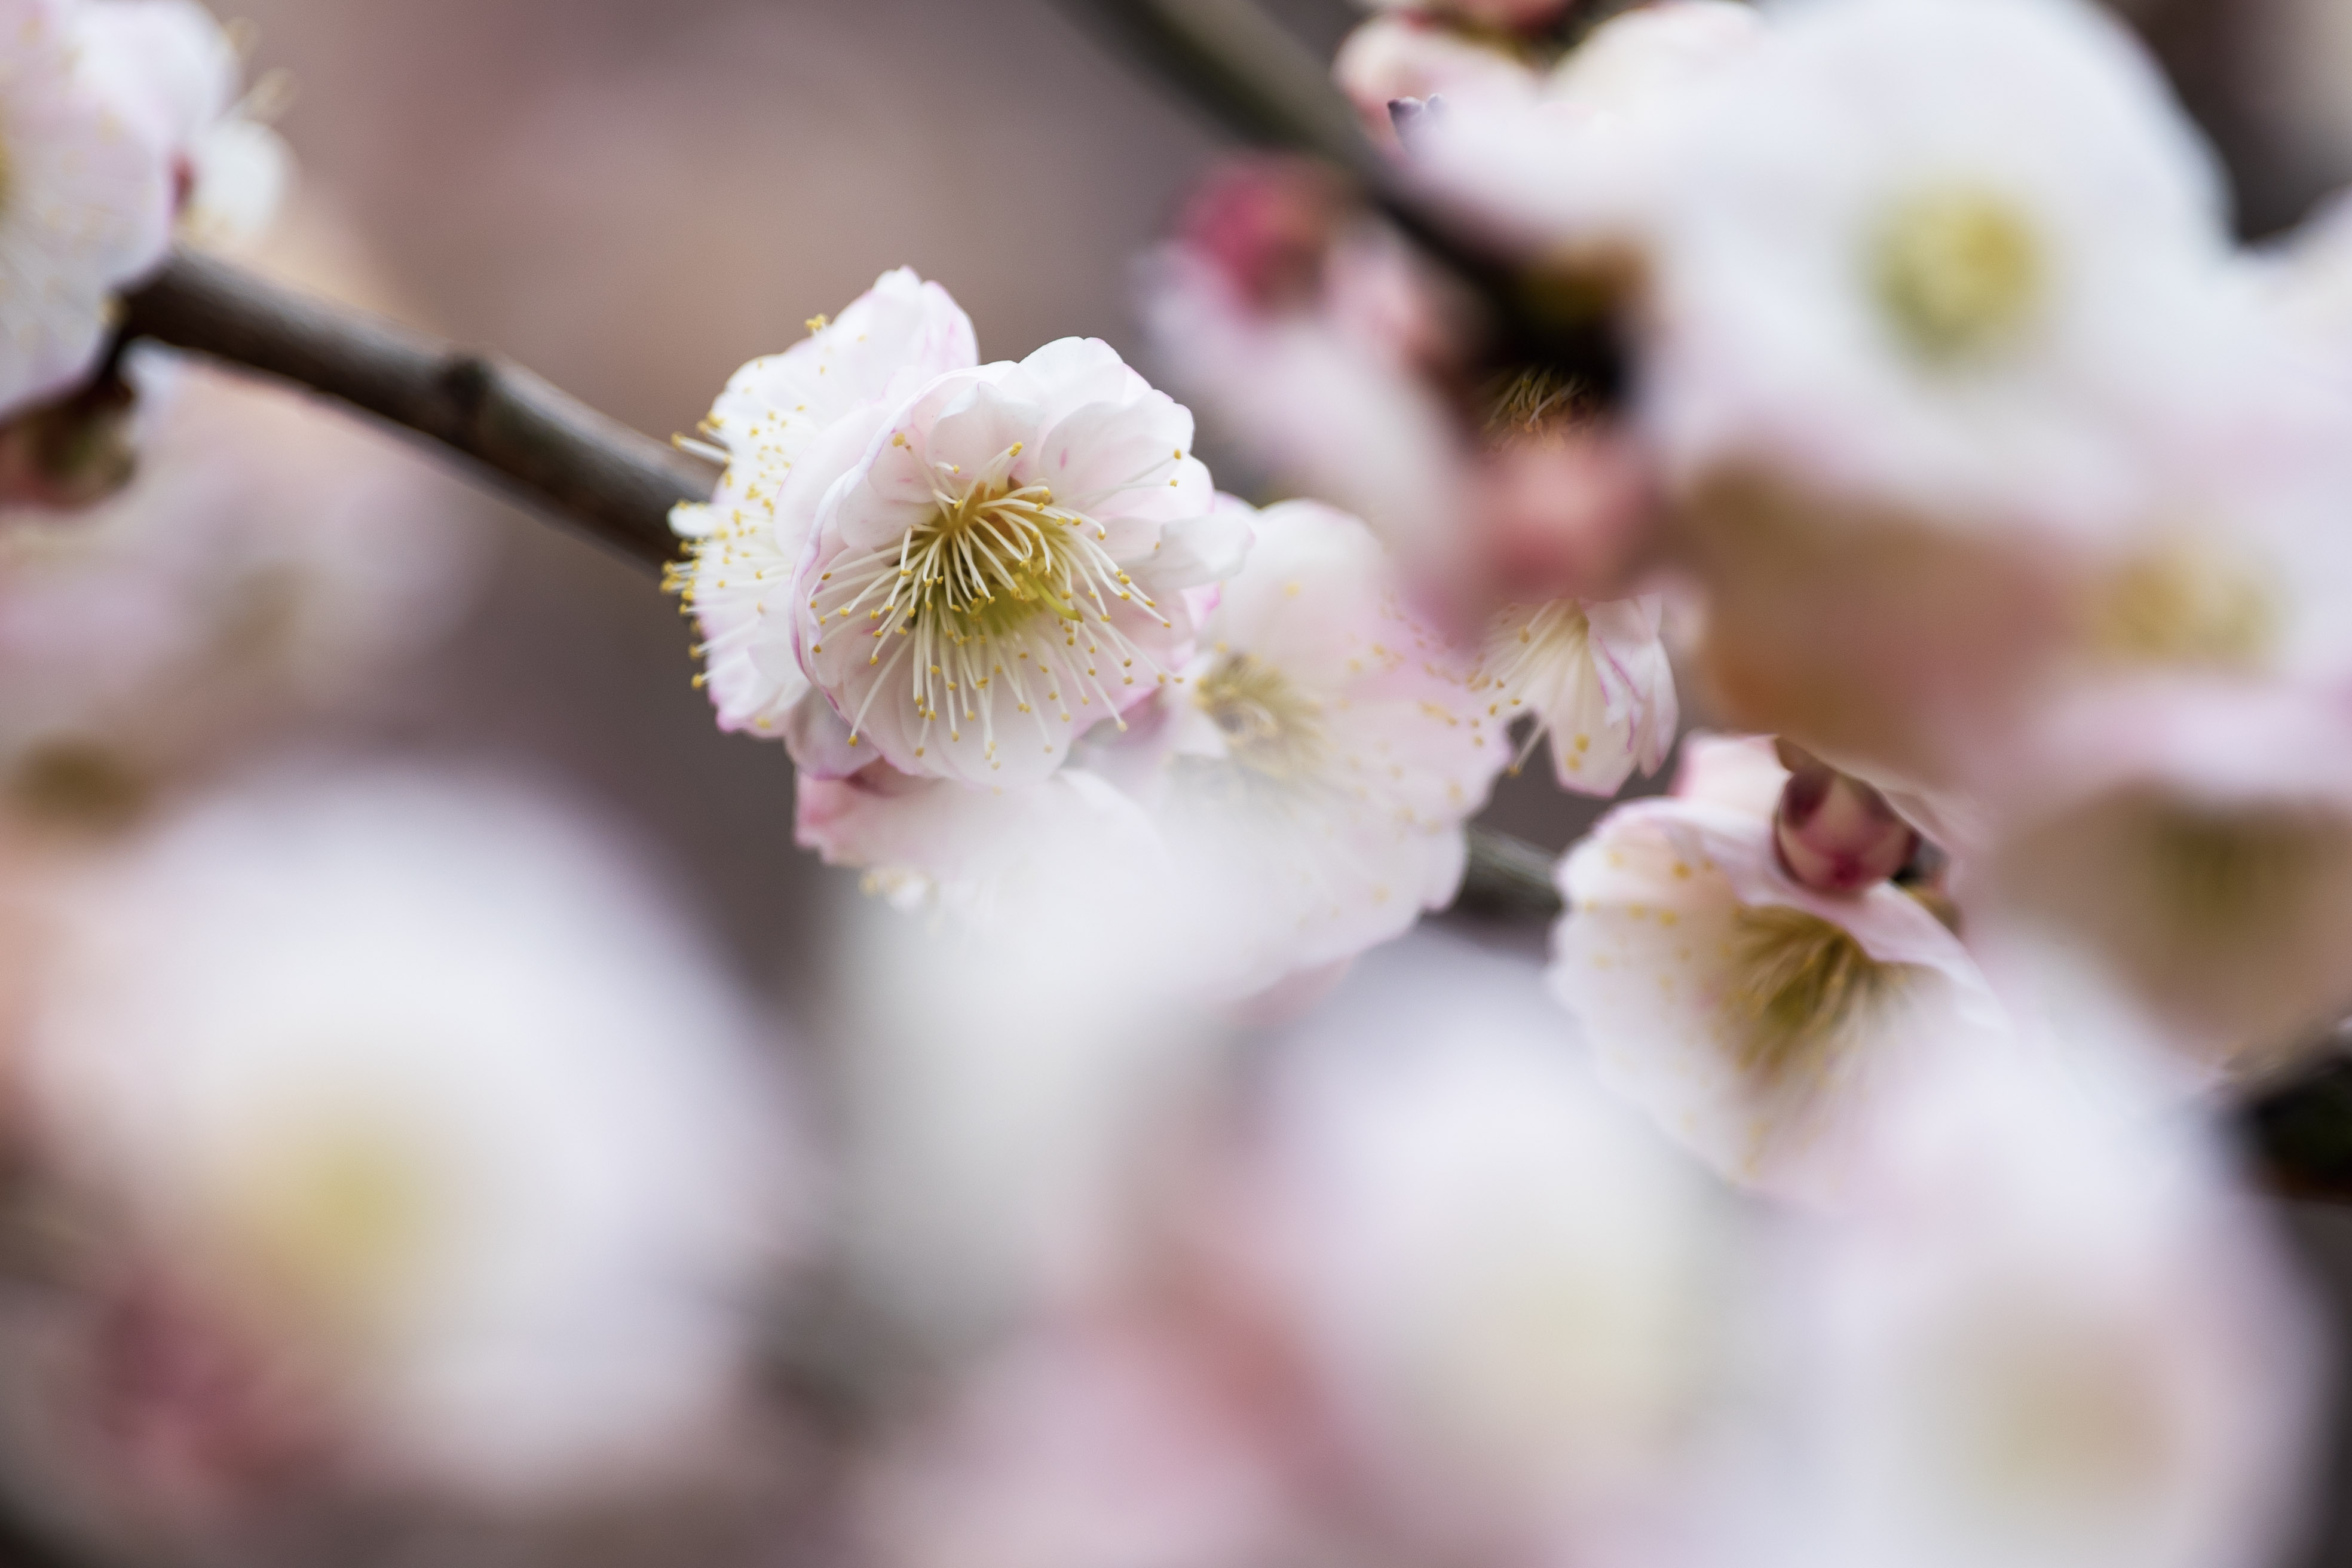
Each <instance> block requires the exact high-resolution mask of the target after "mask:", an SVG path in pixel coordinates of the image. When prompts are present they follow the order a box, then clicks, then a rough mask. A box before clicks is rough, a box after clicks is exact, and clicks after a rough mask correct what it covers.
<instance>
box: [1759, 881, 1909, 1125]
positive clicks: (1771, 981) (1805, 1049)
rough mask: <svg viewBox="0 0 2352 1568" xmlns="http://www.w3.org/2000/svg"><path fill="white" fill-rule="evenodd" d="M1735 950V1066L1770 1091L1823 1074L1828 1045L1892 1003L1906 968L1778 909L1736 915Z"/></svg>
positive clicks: (1800, 913)
mask: <svg viewBox="0 0 2352 1568" xmlns="http://www.w3.org/2000/svg"><path fill="white" fill-rule="evenodd" d="M1730 949H1731V952H1730V956H1731V958H1732V959H1733V961H1734V962H1735V963H1738V966H1739V969H1740V973H1741V979H1740V982H1739V984H1738V986H1737V987H1736V989H1735V990H1734V992H1733V994H1732V996H1731V998H1730V1004H1731V1009H1732V1012H1733V1015H1734V1016H1735V1017H1737V1018H1738V1020H1739V1021H1740V1023H1741V1024H1742V1025H1743V1026H1744V1028H1743V1031H1742V1035H1741V1038H1740V1042H1739V1054H1738V1065H1739V1068H1740V1069H1741V1070H1742V1071H1744V1072H1746V1073H1748V1075H1749V1076H1751V1077H1752V1078H1754V1079H1756V1080H1757V1081H1758V1082H1759V1083H1760V1084H1761V1085H1763V1086H1764V1087H1766V1088H1778V1087H1780V1086H1782V1085H1785V1084H1787V1083H1789V1082H1790V1080H1791V1079H1795V1078H1797V1077H1798V1076H1799V1075H1800V1074H1805V1073H1811V1072H1816V1071H1818V1070H1820V1069H1821V1068H1824V1067H1826V1066H1827V1062H1826V1059H1825V1058H1826V1056H1827V1050H1828V1047H1829V1046H1830V1044H1831V1042H1832V1040H1833V1039H1834V1038H1835V1037H1836V1036H1837V1035H1838V1034H1839V1033H1840V1032H1841V1031H1842V1030H1843V1029H1844V1028H1845V1026H1847V1025H1848V1024H1850V1023H1853V1021H1854V1020H1856V1019H1858V1018H1860V1017H1862V1016H1864V1015H1865V1014H1868V1013H1870V1012H1872V1011H1874V1010H1875V1009H1876V1008H1877V1007H1878V1006H1880V1005H1882V1004H1884V1003H1885V1002H1886V1001H1888V1000H1889V999H1891V998H1892V997H1893V996H1894V995H1895V993H1896V992H1897V990H1898V989H1899V988H1900V987H1901V984H1902V982H1903V978H1904V973H1905V971H1906V968H1907V966H1906V965H1904V964H1899V963H1880V962H1879V961H1878V960H1876V959H1874V958H1873V957H1871V956H1870V954H1869V953H1867V952H1864V951H1863V946H1862V943H1860V942H1856V941H1855V940H1854V939H1853V935H1852V934H1851V933H1850V932H1848V931H1846V930H1845V929H1844V928H1843V926H1839V925H1836V924H1834V923H1832V922H1831V921H1825V920H1823V919H1822V918H1821V917H1820V916H1819V915H1813V914H1808V913H1806V912H1805V911H1804V910H1792V909H1789V908H1786V907H1784V906H1781V905H1778V904H1758V905H1752V906H1748V907H1744V908H1742V909H1741V910H1739V912H1738V914H1736V915H1734V916H1733V917H1732V924H1731V937H1730Z"/></svg>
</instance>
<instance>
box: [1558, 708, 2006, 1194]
mask: <svg viewBox="0 0 2352 1568" xmlns="http://www.w3.org/2000/svg"><path fill="white" fill-rule="evenodd" d="M1769 756H1770V752H1769V742H1714V741H1710V740H1708V739H1707V738H1705V737H1695V738H1694V739H1693V741H1691V742H1688V743H1686V745H1685V757H1686V761H1685V774H1686V776H1687V777H1688V778H1689V780H1690V781H1691V783H1692V784H1693V785H1694V786H1695V788H1696V791H1698V792H1699V795H1700V797H1698V798H1676V799H1672V800H1664V801H1643V802H1636V803H1634V804H1633V805H1627V806H1622V807H1620V808H1619V809H1618V810H1617V811H1615V812H1613V813H1612V814H1611V815H1610V816H1608V817H1607V818H1605V819H1604V820H1603V821H1602V823H1601V826H1599V827H1598V828H1597V829H1595V830H1594V833H1593V835H1592V837H1591V838H1589V839H1587V840H1586V841H1585V842H1584V843H1583V844H1581V845H1580V846H1579V847H1577V848H1575V849H1574V850H1572V851H1571V852H1570V855H1569V856H1568V858H1567V859H1566V860H1565V861H1564V862H1563V864H1562V866H1561V868H1560V888H1561V891H1562V892H1563V894H1564V895H1565V896H1566V897H1567V900H1568V902H1569V906H1570V908H1569V912H1568V914H1567V915H1566V916H1565V917H1564V918H1563V919H1562V921H1561V922H1560V924H1559V928H1558V930H1557V931H1556V932H1555V935H1554V952H1555V961H1554V964H1553V968H1552V984H1553V988H1554V994H1556V995H1557V996H1558V997H1559V1000H1560V1002H1561V1003H1562V1005H1565V1006H1566V1007H1567V1008H1568V1009H1569V1010H1570V1012H1571V1013H1573V1014H1575V1015H1576V1016H1577V1017H1578V1018H1579V1019H1580V1021H1581V1022H1582V1024H1583V1025H1584V1027H1585V1033H1586V1037H1587V1038H1588V1040H1589V1041H1590V1042H1591V1047H1592V1049H1593V1051H1594V1053H1595V1058H1596V1060H1597V1062H1598V1063H1599V1066H1600V1068H1601V1077H1602V1079H1603V1081H1604V1082H1606V1083H1608V1084H1609V1085H1610V1086H1611V1087H1612V1089H1617V1090H1618V1091H1619V1092H1621V1093H1623V1094H1625V1095H1626V1096H1627V1097H1628V1098H1629V1099H1631V1100H1633V1101H1634V1102H1635V1103H1637V1104H1639V1105H1641V1106H1642V1107H1643V1109H1644V1110H1647V1111H1648V1112H1649V1113H1650V1114H1651V1115H1652V1116H1653V1117H1654V1119H1655V1120H1656V1121H1657V1122H1658V1124H1659V1126H1660V1127H1661V1128H1662V1129H1664V1131H1666V1132H1667V1133H1668V1134H1669V1135H1670V1136H1672V1137H1674V1138H1675V1139H1677V1140H1678V1141H1680V1142H1684V1143H1685V1144H1686V1145H1687V1146H1688V1147H1690V1149H1691V1150H1692V1152H1695V1153H1696V1154H1697V1155H1698V1156H1699V1157H1700V1158H1701V1159H1704V1160H1706V1162H1707V1163H1710V1164H1712V1165H1714V1166H1715V1167H1716V1168H1717V1169H1718V1170H1720V1171H1721V1172H1723V1173H1724V1174H1726V1175H1727V1176H1728V1177H1730V1178H1732V1179H1733V1180H1736V1181H1739V1182H1742V1183H1745V1184H1752V1185H1755V1186H1758V1187H1759V1188H1761V1189H1762V1190H1764V1191H1766V1192H1769V1193H1772V1194H1779V1195H1783V1196H1789V1197H1794V1198H1799V1199H1802V1200H1804V1201H1806V1202H1808V1203H1812V1204H1817V1205H1829V1206H1843V1205H1846V1204H1848V1203H1850V1202H1851V1201H1852V1200H1853V1197H1854V1196H1855V1195H1856V1193H1857V1191H1858V1189H1859V1187H1860V1186H1861V1185H1863V1184H1866V1182H1867V1180H1868V1173H1869V1171H1870V1169H1871V1168H1872V1166H1873V1162H1874V1160H1875V1158H1876V1155H1877V1149H1878V1140H1879V1139H1880V1138H1881V1137H1882V1136H1883V1129H1882V1128H1881V1126H1880V1124H1879V1123H1880V1118H1881V1113H1882V1112H1883V1110H1884V1109H1885V1106H1886V1105H1887V1104H1888V1103H1890V1097H1891V1096H1894V1095H1896V1094H1899V1093H1900V1092H1902V1091H1903V1090H1904V1089H1905V1086H1906V1084H1907V1083H1908V1082H1909V1081H1910V1079H1912V1077H1913V1076H1915V1075H1916V1074H1917V1073H1919V1072H1921V1071H1923V1070H1927V1068H1928V1067H1929V1066H1930V1065H1932V1064H1933V1063H1934V1062H1935V1061H1936V1060H1937V1059H1938V1058H1940V1057H1941V1056H1942V1055H1943V1054H1945V1053H1947V1052H1950V1051H2000V1052H2011V1053H2015V1052H2021V1051H2022V1050H2023V1048H2024V1047H2022V1046H2021V1045H2020V1044H2019V1037H2018V1036H2017V1034H2016V1031H2015V1029H2014V1027H2013V1026H2012V1025H2011V1021H2010V1017H2009V1015H2008V1013H2007V1011H2006V1010H2005V1009H2004V1007H2003V1006H2002V1005H2001V1004H2000V1000H1999V998H1998V997H1997V996H1996V995H1995V994H1994V992H1993V989H1992V987H1991V985H1990V984H1989V983H1988V982H1987V981H1986V979H1985V978H1984V976H1983V975H1982V974H1981V973H1979V970H1978V967H1977V965H1976V963H1975V962H1974V960H1973V959H1972V958H1971V957H1970V956H1969V953H1968V952H1967V951H1966V950H1965V949H1964V948H1962V946H1961V945H1960V943H1959V942H1958V939H1956V938H1955V937H1954V936H1953V935H1952V934H1951V932H1950V931H1948V930H1947V929H1946V928H1945V926H1944V925H1943V924H1942V923H1941V921H1938V920H1937V917H1936V915H1935V914H1934V913H1932V912H1931V911H1930V910H1928V909H1927V907H1926V906H1925V905H1923V904H1922V903H1920V902H1919V901H1918V900H1916V899H1914V898H1913V897H1912V896H1911V895H1910V894H1909V893H1907V892H1905V891H1904V890H1903V889H1899V888H1895V887H1893V886H1889V885H1884V884H1882V885H1881V886H1878V887H1876V888H1874V889H1870V890H1868V891H1867V892H1864V893H1860V894H1824V893H1818V892H1815V891H1813V890H1812V889H1808V888H1805V887H1802V886H1801V885H1799V884H1798V883H1796V882H1795V881H1794V880H1792V879H1790V877H1789V876H1788V875H1787V874H1786V873H1785V872H1784V871H1783V870H1782V868H1781V867H1780V861H1779V858H1778V855H1777V854H1776V852H1775V849H1774V847H1773V816H1772V811H1773V807H1774V805H1775V804H1776V803H1777V801H1778V797H1779V793H1780V791H1779V783H1778V780H1776V779H1775V778H1774V776H1773V775H1774V774H1776V773H1778V774H1780V777H1782V778H1785V773H1784V772H1783V771H1782V770H1780V769H1779V768H1778V766H1777V763H1774V764H1773V765H1772V766H1770V767H1769V768H1768V767H1767V766H1766V762H1767V760H1768V759H1769Z"/></svg>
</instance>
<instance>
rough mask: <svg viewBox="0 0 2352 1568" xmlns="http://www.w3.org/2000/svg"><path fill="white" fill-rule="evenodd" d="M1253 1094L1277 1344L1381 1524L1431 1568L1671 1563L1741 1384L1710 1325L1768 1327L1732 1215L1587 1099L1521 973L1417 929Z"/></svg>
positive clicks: (1677, 1160)
mask: <svg viewBox="0 0 2352 1568" xmlns="http://www.w3.org/2000/svg"><path fill="white" fill-rule="evenodd" d="M1265 1098H1266V1103H1265V1107H1264V1109H1263V1110H1262V1111H1261V1112H1260V1113H1259V1118H1258V1120H1259V1121H1260V1123H1261V1124H1262V1126H1263V1129H1264V1131H1263V1133H1262V1137H1263V1140H1264V1149H1265V1152H1264V1153H1263V1155H1262V1159H1263V1161H1264V1169H1265V1177H1264V1180H1265V1184H1266V1194H1265V1197H1264V1198H1262V1199H1261V1200H1260V1206H1261V1208H1262V1210H1264V1211H1265V1212H1267V1213H1269V1214H1270V1215H1272V1222H1271V1223H1272V1224H1273V1226H1275V1235H1276V1237H1278V1238H1279V1241H1280V1245H1279V1247H1278V1248H1277V1249H1276V1256H1278V1257H1279V1258H1282V1260H1283V1261H1284V1262H1285V1264H1286V1265H1287V1268H1286V1269H1284V1270H1283V1271H1282V1274H1281V1276H1280V1277H1281V1278H1282V1279H1284V1280H1285V1281H1286V1289H1287V1290H1288V1291H1289V1292H1291V1295H1290V1298H1289V1300H1290V1310H1291V1311H1292V1312H1293V1313H1294V1314H1295V1320H1294V1321H1295V1322H1296V1324H1297V1333H1298V1334H1299V1335H1300V1337H1301V1340H1302V1342H1303V1344H1304V1345H1305V1347H1306V1354H1307V1359H1308V1362H1309V1363H1310V1364H1311V1365H1312V1366H1313V1367H1314V1368H1315V1369H1316V1372H1317V1374H1318V1379H1319V1381H1320V1384H1321V1386H1322V1388H1323V1389H1324V1391H1325V1398H1326V1400H1327V1402H1328V1406H1329V1408H1330V1411H1331V1415H1332V1419H1333V1421H1334V1424H1335V1426H1336V1428H1337V1430H1338V1431H1339V1433H1340V1434H1341V1440H1342V1442H1343V1443H1344V1445H1345V1446H1346V1448H1347V1451H1348V1452H1349V1455H1350V1458H1351V1459H1352V1462H1353V1463H1354V1464H1355V1465H1356V1466H1357V1467H1358V1468H1359V1470H1360V1473H1361V1474H1362V1475H1363V1477H1364V1478H1365V1480H1364V1484H1365V1487H1366V1490H1367V1492H1368V1494H1369V1495H1370V1496H1371V1497H1373V1498H1376V1499H1379V1500H1381V1507H1382V1508H1383V1509H1384V1510H1387V1511H1388V1513H1389V1514H1390V1517H1391V1521H1392V1522H1394V1523H1396V1524H1397V1525H1399V1526H1400V1527H1402V1528H1403V1529H1405V1530H1407V1531H1412V1533H1413V1534H1415V1535H1418V1536H1419V1537H1420V1539H1421V1541H1422V1542H1423V1544H1424V1545H1426V1546H1432V1547H1433V1548H1435V1550H1434V1551H1433V1552H1429V1553H1427V1555H1434V1556H1435V1557H1437V1558H1438V1559H1439V1560H1445V1561H1455V1560H1468V1561H1478V1562H1504V1563H1514V1562H1549V1561H1579V1562H1583V1561H1598V1562H1657V1561H1664V1562H1674V1561H1677V1560H1678V1555H1677V1548H1681V1547H1688V1546H1691V1545H1693V1544H1695V1542H1694V1540H1693V1537H1694V1536H1696V1533H1697V1531H1699V1530H1700V1529H1701V1528H1702V1527H1703V1526H1704V1524H1705V1522H1706V1516H1707V1514H1708V1513H1709V1511H1710V1510H1709V1509H1708V1507H1707V1506H1706V1500H1707V1499H1708V1497H1709V1494H1710V1489H1711V1487H1712V1486H1713V1484H1714V1472H1715V1468H1716V1466H1717V1463H1718V1460H1719V1458H1720V1456H1719V1454H1718V1452H1717V1438H1718V1437H1719V1436H1722V1432H1723V1425H1722V1424H1723V1422H1724V1420H1725V1417H1726V1415H1727V1402H1726V1400H1725V1394H1726V1392H1727V1390H1728V1389H1729V1388H1731V1387H1733V1386H1736V1385H1737V1384H1738V1380H1739V1377H1740V1369H1741V1361H1742V1355H1743V1346H1742V1343H1741V1340H1742V1330H1741V1329H1740V1327H1739V1326H1738V1322H1737V1321H1736V1319H1735V1312H1734V1311H1733V1310H1727V1309H1728V1308H1729V1307H1730V1304H1731V1303H1733V1302H1734V1301H1738V1302H1739V1303H1740V1305H1739V1306H1738V1309H1737V1314H1738V1316H1739V1317H1742V1318H1744V1320H1745V1322H1746V1324H1747V1325H1748V1327H1750V1328H1752V1327H1754V1326H1755V1325H1756V1324H1757V1323H1758V1322H1759V1319H1760V1318H1761V1316H1762V1314H1761V1312H1760V1311H1759V1310H1757V1309H1758V1308H1759V1306H1760V1303H1756V1302H1753V1301H1752V1300H1750V1299H1748V1297H1746V1295H1745V1294H1744V1292H1743V1291H1742V1290H1741V1289H1740V1281H1741V1279H1742V1278H1743V1270H1744V1268H1745V1267H1746V1259H1745V1258H1744V1251H1745V1241H1744V1238H1743V1237H1742V1235H1741V1231H1740V1219H1739V1215H1738V1209H1737V1206H1736V1205H1734V1204H1733V1203H1731V1202H1730V1201H1729V1199H1728V1196H1727V1194H1726V1193H1725V1192H1724V1191H1723V1189H1722V1188H1721V1187H1720V1186H1719V1184H1717V1183H1715V1182H1713V1181H1712V1180H1710V1179H1709V1178H1708V1177H1707V1176H1706V1173H1704V1172H1702V1171H1701V1170H1699V1169H1698V1167H1696V1165H1694V1164H1692V1163H1689V1162H1687V1161H1685V1160H1684V1159H1682V1158H1681V1157H1680V1156H1679V1155H1678V1153H1677V1152H1675V1150H1673V1149H1672V1148H1671V1147H1669V1146H1668V1145H1667V1144H1666V1143H1665V1142H1664V1141H1663V1140H1661V1139H1659V1138H1657V1137H1656V1136H1655V1135H1654V1133H1653V1132H1652V1131H1650V1129H1648V1128H1647V1127H1645V1126H1644V1125H1643V1123H1642V1121H1641V1119H1640V1118H1639V1117H1638V1116H1636V1115H1634V1114H1633V1113H1632V1112H1631V1111H1629V1110H1627V1109H1626V1108H1624V1107H1622V1105H1620V1104H1619V1103H1617V1102H1616V1101H1615V1100H1612V1098H1611V1097H1610V1096H1608V1095H1607V1094H1605V1093H1603V1092H1602V1091H1601V1089H1599V1088H1598V1086H1596V1085H1595V1084H1594V1083H1593V1082H1592V1080H1591V1076H1590V1074H1589V1072H1588V1070H1587V1068H1586V1067H1585V1065H1584V1064H1583V1062H1582V1061H1581V1060H1580V1053H1578V1052H1577V1050H1576V1049H1575V1040H1574V1037H1573V1031H1572V1030H1570V1029H1568V1028H1565V1027H1563V1026H1562V1020H1561V1019H1560V1018H1559V1015H1558V1013H1557V1012H1556V1010H1554V1009H1553V1008H1552V1007H1551V1006H1550V1005H1549V1003H1548V1001H1547V999H1546V998H1545V997H1544V995H1543V994H1542V990H1541V986H1540V977H1539V975H1538V972H1537V971H1536V969H1535V968H1534V966H1533V965H1531V964H1528V963H1523V962H1518V961H1514V960H1509V959H1505V958H1501V957H1498V956H1496V955H1493V954H1488V953H1480V952H1476V951H1475V949H1472V948H1470V947H1468V946H1467V944H1465V943H1462V942H1458V941H1457V940H1454V939H1450V938H1447V937H1444V936H1437V935H1432V934H1423V935H1420V936H1416V937H1414V938H1413V939H1412V941H1411V942H1408V943H1405V944H1402V945H1400V946H1399V947H1398V948H1395V949H1392V950H1390V951H1389V952H1387V953H1385V954H1383V955H1382V958H1381V961H1380V962H1379V963H1378V964H1377V966H1374V965H1367V966H1364V967H1362V968H1360V969H1359V970H1358V971H1357V973H1355V974H1353V975H1351V976H1350V978H1349V982H1348V983H1347V984H1345V985H1343V987H1342V988H1341V990H1340V991H1339V993H1338V994H1336V995H1335V996H1334V997H1333V998H1332V1001H1331V1003H1330V1004H1329V1005H1328V1006H1327V1007H1326V1008H1325V1009H1324V1010H1323V1011H1322V1012H1321V1013H1319V1014H1318V1015H1316V1016H1312V1017H1310V1018H1309V1019H1308V1020H1307V1023H1306V1024H1305V1025H1304V1026H1302V1027H1301V1029H1300V1030H1299V1031H1297V1033H1296V1034H1295V1035H1294V1036H1293V1037H1292V1038H1291V1039H1290V1040H1289V1041H1288V1042H1287V1043H1286V1055H1285V1056H1284V1057H1283V1058H1279V1060H1278V1062H1277V1065H1276V1068H1275V1069H1274V1071H1273V1073H1272V1075H1271V1080H1270V1082H1269V1084H1268V1086H1267V1088H1266V1090H1265ZM1465 1554H1466V1555H1465Z"/></svg>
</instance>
